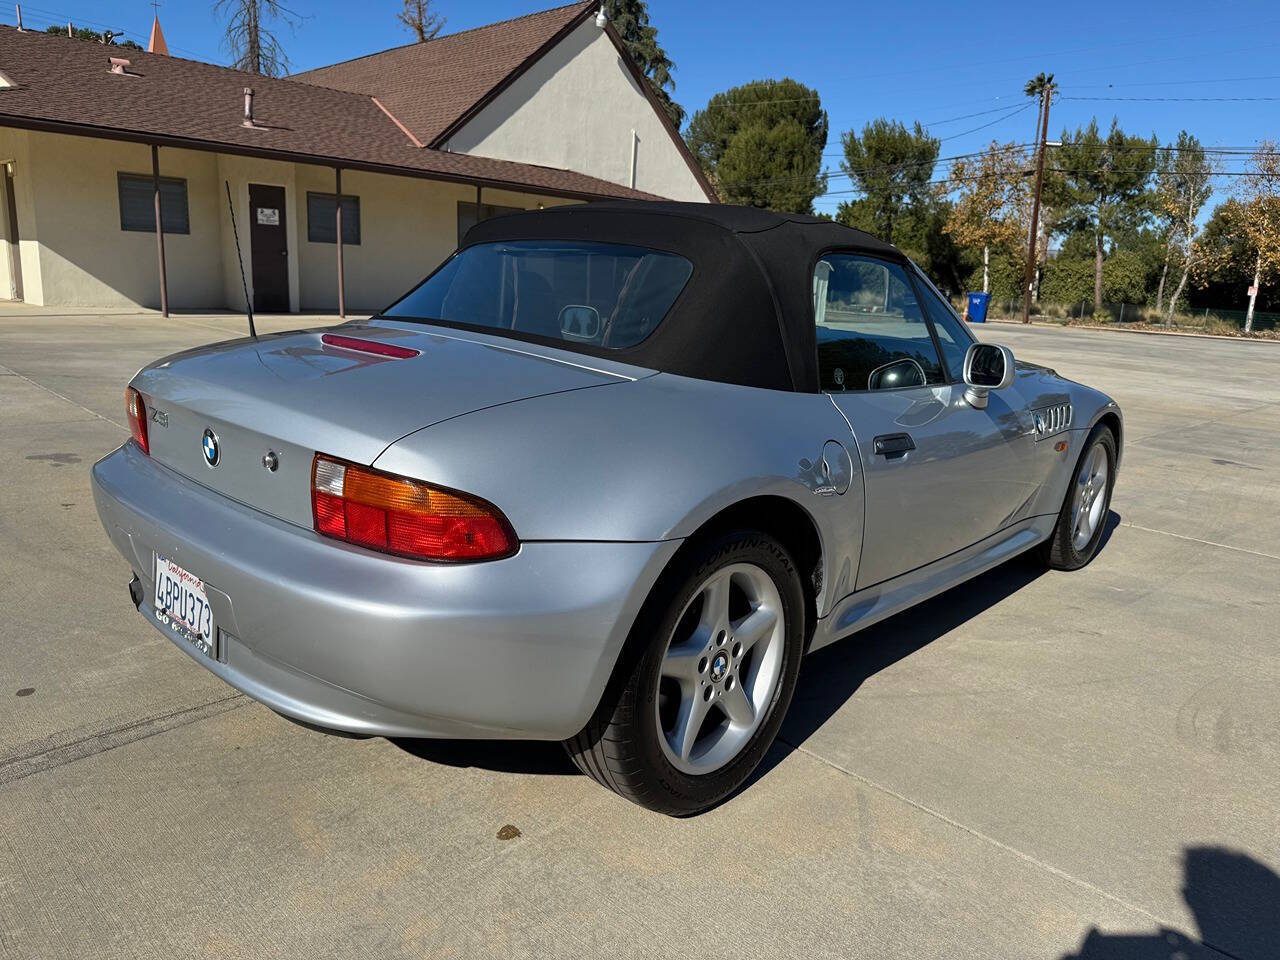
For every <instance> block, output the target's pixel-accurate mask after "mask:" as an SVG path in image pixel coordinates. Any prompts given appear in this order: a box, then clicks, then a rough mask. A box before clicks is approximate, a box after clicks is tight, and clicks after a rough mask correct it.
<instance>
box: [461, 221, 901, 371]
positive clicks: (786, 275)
mask: <svg viewBox="0 0 1280 960" xmlns="http://www.w3.org/2000/svg"><path fill="white" fill-rule="evenodd" d="M503 240H594V241H600V242H608V243H626V244H633V245H635V246H641V247H649V248H651V249H654V250H663V251H667V252H670V253H675V254H679V255H680V256H683V257H685V258H686V259H687V260H689V262H690V263H692V264H693V273H692V275H691V276H690V278H689V282H688V284H687V285H686V286H685V288H684V290H683V291H682V292H681V294H680V296H679V298H677V300H676V302H675V304H674V305H673V306H672V308H671V310H670V312H669V313H668V314H667V317H666V319H664V320H663V321H662V323H660V324H659V325H658V327H657V329H656V330H654V332H653V333H651V334H650V335H649V336H648V337H647V338H646V339H644V340H642V341H641V342H640V343H638V344H636V345H635V346H633V347H628V348H626V349H610V348H605V347H596V346H592V345H589V344H573V345H569V344H566V343H565V342H564V341H561V340H555V341H551V340H548V339H547V338H544V337H538V336H534V335H522V334H518V333H517V334H511V335H512V336H518V337H521V338H522V339H529V340H533V341H538V342H544V341H545V342H547V343H549V344H552V345H554V346H556V347H559V348H560V349H571V350H576V351H579V352H582V353H589V354H592V355H595V356H602V357H609V358H611V359H614V360H619V361H622V362H624V363H634V364H637V365H639V366H642V367H650V368H652V369H655V370H661V371H664V372H667V373H676V374H680V375H682V376H688V377H697V378H699V379H702V380H716V381H720V382H723V383H736V384H742V385H743V386H751V387H766V388H769V389H774V390H801V391H815V390H817V389H818V360H817V344H816V333H815V331H814V323H813V287H812V283H813V268H814V265H815V264H816V263H817V260H818V258H819V257H820V256H821V255H822V254H823V253H825V252H828V251H831V250H837V249H838V250H850V251H855V252H861V253H868V254H872V255H875V256H879V257H884V258H887V259H892V260H895V261H898V262H903V261H904V260H905V258H904V257H903V255H902V254H901V253H900V252H899V251H898V250H897V248H896V247H894V246H893V245H892V244H888V243H885V242H884V241H882V240H877V239H876V238H875V237H873V236H871V235H870V234H867V233H863V232H862V231H860V230H854V229H852V228H851V227H846V226H843V225H841V224H838V223H833V222H832V221H830V220H822V219H819V218H817V217H808V216H802V215H799V214H782V213H773V212H771V211H768V210H758V209H756V208H754V207H734V206H726V205H722V204H709V203H708V204H703V203H667V202H654V203H650V202H643V201H634V202H633V201H622V202H603V203H589V204H583V205H577V206H564V207H556V208H554V209H551V210H539V211H533V212H528V213H515V214H510V215H507V216H499V217H494V218H492V219H490V220H485V221H482V222H481V223H478V224H477V225H476V226H474V227H472V228H471V230H469V231H468V232H467V235H466V237H465V238H464V239H463V243H462V246H463V247H468V246H471V245H473V244H477V243H493V242H500V241H503Z"/></svg>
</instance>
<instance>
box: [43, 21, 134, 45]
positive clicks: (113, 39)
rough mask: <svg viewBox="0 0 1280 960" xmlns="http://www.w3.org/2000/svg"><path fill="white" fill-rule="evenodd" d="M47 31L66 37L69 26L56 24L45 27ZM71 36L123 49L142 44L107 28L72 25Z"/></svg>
mask: <svg viewBox="0 0 1280 960" xmlns="http://www.w3.org/2000/svg"><path fill="white" fill-rule="evenodd" d="M44 32H45V33H53V34H57V35H59V36H63V37H65V36H66V35H67V28H66V27H60V26H58V25H57V24H54V25H53V26H51V27H45V28H44ZM71 36H72V37H73V38H74V39H76V40H89V41H92V42H93V43H101V44H105V45H106V46H108V47H120V48H121V49H122V50H141V49H142V45H141V44H139V43H134V42H133V41H132V40H121V39H120V34H118V33H113V32H112V31H110V30H107V31H105V32H103V33H99V32H98V31H97V30H90V29H89V28H88V27H77V26H76V25H75V24H72V25H71Z"/></svg>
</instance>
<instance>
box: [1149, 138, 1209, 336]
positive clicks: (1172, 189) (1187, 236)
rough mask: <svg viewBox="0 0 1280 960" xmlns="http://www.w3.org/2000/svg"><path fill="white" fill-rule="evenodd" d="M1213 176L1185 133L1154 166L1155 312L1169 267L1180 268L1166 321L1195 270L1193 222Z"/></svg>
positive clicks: (1201, 149) (1197, 146)
mask: <svg viewBox="0 0 1280 960" xmlns="http://www.w3.org/2000/svg"><path fill="white" fill-rule="evenodd" d="M1212 176H1213V169H1212V168H1211V166H1210V164H1209V161H1208V159H1207V158H1206V157H1205V154H1204V147H1202V146H1201V145H1200V141H1199V140H1197V139H1196V138H1195V137H1193V136H1192V135H1191V134H1189V133H1187V131H1185V130H1183V131H1182V132H1180V133H1179V134H1178V141H1177V143H1176V144H1174V145H1171V146H1168V147H1165V148H1164V149H1163V150H1161V151H1160V156H1159V158H1158V160H1157V162H1156V206H1155V209H1156V221H1157V223H1159V225H1160V228H1161V233H1162V234H1163V236H1164V266H1163V267H1162V268H1161V271H1160V283H1159V285H1158V286H1157V287H1156V309H1157V310H1163V309H1164V287H1165V279H1166V278H1167V277H1168V275H1169V263H1170V261H1171V260H1173V261H1174V262H1176V263H1181V265H1182V277H1181V279H1180V280H1179V281H1178V287H1177V289H1176V290H1175V291H1174V293H1173V296H1172V297H1170V298H1169V319H1170V321H1172V320H1173V311H1174V308H1175V307H1177V304H1178V298H1179V297H1180V296H1182V291H1183V290H1185V289H1186V286H1187V279H1188V277H1190V275H1191V272H1192V270H1193V269H1194V268H1195V257H1196V254H1197V252H1198V250H1199V248H1198V247H1197V246H1196V242H1195V240H1196V235H1197V234H1198V233H1199V232H1200V228H1199V226H1197V222H1196V221H1197V220H1198V219H1199V217H1200V211H1201V210H1203V209H1204V205H1205V202H1206V201H1207V200H1208V199H1209V195H1210V194H1211V193H1213V188H1212V187H1211V186H1210V185H1209V181H1210V178H1211V177H1212Z"/></svg>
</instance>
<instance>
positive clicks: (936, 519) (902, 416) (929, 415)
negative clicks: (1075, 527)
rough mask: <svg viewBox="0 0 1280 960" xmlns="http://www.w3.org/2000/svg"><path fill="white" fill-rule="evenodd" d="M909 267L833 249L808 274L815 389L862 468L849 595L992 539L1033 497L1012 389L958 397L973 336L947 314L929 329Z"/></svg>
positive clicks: (1023, 424)
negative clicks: (836, 414) (860, 516)
mask: <svg viewBox="0 0 1280 960" xmlns="http://www.w3.org/2000/svg"><path fill="white" fill-rule="evenodd" d="M908 270H909V268H908V267H907V266H906V265H904V264H900V263H895V262H893V261H890V260H881V259H878V258H875V257H870V256H866V255H863V254H855V253H839V252H833V253H829V254H827V255H825V256H823V257H822V259H821V260H820V262H819V263H818V265H817V268H816V274H815V277H814V312H815V317H814V320H815V323H816V325H817V343H818V371H819V379H820V386H821V389H822V390H823V391H825V392H826V393H827V394H828V395H829V396H830V397H831V400H832V402H834V403H835V405H836V406H837V407H838V408H839V410H840V411H841V413H843V414H844V416H845V419H847V420H848V422H849V426H850V427H851V429H852V430H853V433H854V436H855V437H856V439H857V443H858V452H859V456H860V458H861V465H862V471H863V479H864V484H863V487H864V491H865V504H864V511H865V516H864V521H863V531H864V533H863V541H862V555H861V562H860V565H859V568H858V576H857V581H856V586H857V589H863V588H865V587H869V586H873V585H874V584H877V583H881V582H883V581H885V580H888V579H890V578H892V577H896V576H898V575H899V574H903V573H906V572H908V571H910V570H913V569H915V568H917V567H921V566H924V565H925V564H928V563H932V562H933V561H935V560H940V559H942V558H944V557H946V556H948V555H950V554H952V553H955V552H956V551H958V550H962V549H964V548H965V547H967V546H969V545H971V544H974V543H977V542H978V541H979V540H982V539H984V538H985V537H988V536H990V535H991V534H993V533H996V532H997V531H998V530H1000V529H1001V528H1002V527H1004V526H1006V525H1008V524H1009V523H1011V522H1013V520H1014V519H1016V518H1018V516H1019V512H1020V511H1023V510H1026V509H1027V508H1028V507H1029V504H1030V501H1031V500H1032V497H1033V495H1034V492H1035V488H1034V485H1033V484H1029V477H1028V471H1027V465H1026V459H1027V457H1028V455H1029V453H1030V444H1031V440H1030V438H1029V437H1028V436H1027V426H1028V420H1027V418H1026V416H1025V412H1024V411H1021V410H1019V409H1018V406H1019V405H1020V401H1019V400H1018V398H1017V395H1016V392H1015V391H1013V390H1005V391H997V392H993V393H992V394H991V396H990V400H989V403H988V405H987V408H986V409H984V410H978V409H975V408H974V407H972V406H971V405H970V404H969V403H968V402H967V401H966V400H965V399H964V384H963V383H962V382H961V374H962V364H963V358H964V353H965V351H966V350H967V348H968V346H969V344H970V343H972V342H973V341H972V337H971V336H970V334H969V333H968V331H967V330H965V329H964V327H963V324H962V323H961V322H960V321H958V320H957V319H956V318H955V316H954V314H951V313H949V315H948V316H946V317H941V316H939V317H938V319H939V321H940V322H939V323H938V324H937V326H936V328H935V324H934V323H933V322H931V319H932V318H931V316H930V314H929V313H926V311H925V309H924V308H922V305H921V296H920V292H919V291H920V290H922V289H923V287H922V286H921V285H919V283H918V281H917V280H915V279H913V278H912V275H911V273H909V272H908ZM930 295H932V294H931V293H930ZM931 312H932V314H934V315H937V314H938V313H939V307H938V305H934V306H933V308H932V311H931ZM1011 404H1012V406H1011Z"/></svg>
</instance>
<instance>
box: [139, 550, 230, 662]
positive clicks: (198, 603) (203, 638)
mask: <svg viewBox="0 0 1280 960" xmlns="http://www.w3.org/2000/svg"><path fill="white" fill-rule="evenodd" d="M152 557H153V560H152V567H151V570H152V574H153V578H152V583H153V584H154V587H153V590H152V593H151V611H152V615H153V616H154V617H155V618H156V622H157V623H158V624H160V626H161V627H163V628H164V629H165V630H167V631H169V632H170V633H172V634H174V635H175V636H176V637H178V638H179V639H181V640H182V641H183V642H184V643H186V644H188V645H189V646H191V647H193V648H195V650H196V651H197V652H198V653H200V654H202V655H203V656H206V657H208V658H209V659H210V660H217V659H218V626H217V624H216V623H214V620H213V611H212V609H211V608H210V607H209V595H208V593H207V592H206V591H205V587H204V581H203V580H201V579H200V578H199V577H197V576H196V575H195V574H193V573H191V571H189V570H187V569H186V568H184V567H182V566H180V565H179V564H177V563H174V562H173V561H172V560H170V559H169V558H168V557H164V556H161V555H160V554H159V553H153V554H152Z"/></svg>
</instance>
